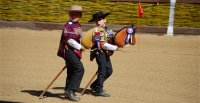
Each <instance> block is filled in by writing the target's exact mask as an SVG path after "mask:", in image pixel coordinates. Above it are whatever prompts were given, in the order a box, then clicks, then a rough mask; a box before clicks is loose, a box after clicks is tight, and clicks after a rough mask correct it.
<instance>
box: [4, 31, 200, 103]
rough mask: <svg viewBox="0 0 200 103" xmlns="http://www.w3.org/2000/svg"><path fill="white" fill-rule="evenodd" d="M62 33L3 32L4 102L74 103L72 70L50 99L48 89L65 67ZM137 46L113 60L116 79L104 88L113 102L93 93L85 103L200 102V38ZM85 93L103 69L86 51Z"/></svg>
mask: <svg viewBox="0 0 200 103" xmlns="http://www.w3.org/2000/svg"><path fill="white" fill-rule="evenodd" d="M60 34H61V30H53V31H48V30H37V31H36V30H28V29H20V28H3V29H0V35H1V43H0V44H1V46H0V47H1V48H0V49H1V58H0V63H1V68H0V70H1V72H0V73H1V74H0V78H1V79H0V80H1V82H0V90H1V92H0V100H1V101H9V102H25V103H72V102H71V101H69V100H68V99H65V98H64V96H63V93H64V91H63V89H64V85H65V78H66V70H65V71H64V72H63V73H62V74H61V75H60V77H59V78H58V79H57V80H56V81H55V82H54V84H53V85H52V86H51V87H50V88H49V90H48V92H47V93H46V94H45V96H46V98H43V99H38V96H39V95H40V93H41V92H42V90H44V88H45V87H46V86H47V85H48V84H49V83H50V81H51V80H52V79H53V78H54V77H55V75H56V74H57V73H58V72H59V71H60V70H61V69H62V68H63V66H64V65H65V63H64V60H62V59H61V58H59V57H57V56H56V52H57V48H58V44H59V40H60ZM136 38H137V44H136V45H135V46H128V47H126V48H123V49H120V51H116V52H115V53H114V55H113V56H112V57H111V59H112V64H113V69H114V72H113V75H112V76H111V77H110V78H109V79H108V80H107V81H106V82H105V87H104V89H105V90H106V91H107V92H108V93H110V94H111V97H108V98H104V97H95V96H93V95H92V94H91V92H90V89H89V88H88V89H87V90H86V94H85V95H83V96H81V101H80V103H198V102H199V99H200V91H199V89H200V73H199V71H200V67H199V65H200V36H199V35H198V36H194V35H178V36H167V35H162V36H161V35H152V34H140V35H139V36H138V35H137V36H136ZM82 61H83V64H84V67H85V74H84V77H83V80H82V83H81V87H80V91H78V92H79V93H77V94H78V95H80V92H81V90H83V88H84V87H85V85H86V84H87V82H88V81H89V79H90V78H91V77H92V75H93V74H94V73H95V72H96V70H97V65H96V63H95V61H93V62H91V61H89V51H87V50H86V51H85V52H83V59H82Z"/></svg>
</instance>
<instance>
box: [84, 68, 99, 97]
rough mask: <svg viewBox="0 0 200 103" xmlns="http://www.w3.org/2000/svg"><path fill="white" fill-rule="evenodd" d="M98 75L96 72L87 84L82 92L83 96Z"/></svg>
mask: <svg viewBox="0 0 200 103" xmlns="http://www.w3.org/2000/svg"><path fill="white" fill-rule="evenodd" d="M96 75H97V72H95V74H94V75H93V76H92V78H91V79H90V81H89V82H88V83H87V85H86V86H85V88H84V89H83V91H82V92H81V96H82V95H83V94H84V93H85V90H86V89H87V88H88V86H89V85H90V84H91V82H92V81H93V79H94V78H95V76H96Z"/></svg>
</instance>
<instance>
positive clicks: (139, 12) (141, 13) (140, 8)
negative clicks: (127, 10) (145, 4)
mask: <svg viewBox="0 0 200 103" xmlns="http://www.w3.org/2000/svg"><path fill="white" fill-rule="evenodd" d="M142 15H143V10H142V5H141V3H139V5H138V16H139V17H141V16H142Z"/></svg>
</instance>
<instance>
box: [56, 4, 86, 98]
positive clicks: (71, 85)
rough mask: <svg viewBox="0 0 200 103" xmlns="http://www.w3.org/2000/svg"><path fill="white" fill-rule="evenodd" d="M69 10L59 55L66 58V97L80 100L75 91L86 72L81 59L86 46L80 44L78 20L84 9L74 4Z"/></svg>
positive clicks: (80, 33) (80, 32)
mask: <svg viewBox="0 0 200 103" xmlns="http://www.w3.org/2000/svg"><path fill="white" fill-rule="evenodd" d="M68 12H69V18H70V20H69V21H68V22H67V23H66V24H65V27H64V30H63V33H62V35H61V40H60V47H59V49H58V53H57V55H58V56H60V57H62V58H64V60H65V62H66V65H67V78H66V85H65V93H64V94H65V97H68V98H69V99H70V100H72V101H79V100H80V97H78V96H76V94H75V92H76V91H77V89H79V87H80V83H81V81H82V77H83V74H84V67H83V64H82V62H81V60H80V59H81V52H82V51H83V50H84V48H83V46H82V45H81V44H80V38H81V35H82V30H81V25H80V24H79V22H78V21H79V19H80V18H81V17H82V12H83V10H82V7H81V6H75V5H73V6H71V7H70V10H69V11H68Z"/></svg>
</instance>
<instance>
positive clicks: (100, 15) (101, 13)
mask: <svg viewBox="0 0 200 103" xmlns="http://www.w3.org/2000/svg"><path fill="white" fill-rule="evenodd" d="M109 14H111V13H104V12H102V11H100V12H97V13H95V14H93V15H92V19H91V20H89V21H88V22H93V21H95V20H97V19H101V18H105V17H106V16H108V15H109Z"/></svg>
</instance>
